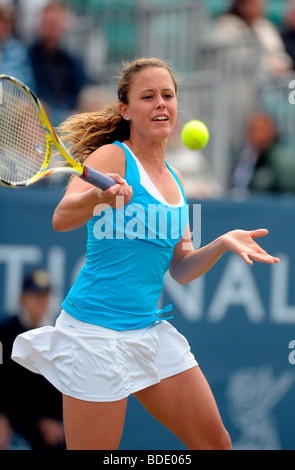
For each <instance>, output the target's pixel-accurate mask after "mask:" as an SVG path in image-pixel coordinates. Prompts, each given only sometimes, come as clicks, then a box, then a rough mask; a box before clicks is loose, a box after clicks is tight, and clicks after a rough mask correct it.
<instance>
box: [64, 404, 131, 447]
mask: <svg viewBox="0 0 295 470" xmlns="http://www.w3.org/2000/svg"><path fill="white" fill-rule="evenodd" d="M126 405H127V398H124V399H123V400H118V401H114V402H100V403H96V402H90V401H83V400H77V399H76V398H72V397H69V396H67V395H63V414H64V429H65V436H66V444H67V449H68V450H116V449H118V447H119V444H120V439H121V435H122V432H123V427H124V420H125V412H126Z"/></svg>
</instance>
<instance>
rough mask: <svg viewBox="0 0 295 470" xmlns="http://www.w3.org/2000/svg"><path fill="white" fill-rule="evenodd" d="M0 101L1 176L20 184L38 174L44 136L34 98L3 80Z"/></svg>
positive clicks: (10, 181)
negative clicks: (0, 100) (0, 99)
mask: <svg viewBox="0 0 295 470" xmlns="http://www.w3.org/2000/svg"><path fill="white" fill-rule="evenodd" d="M1 84H2V86H1V90H2V102H1V104H0V179H1V180H3V181H5V182H7V183H11V184H21V183H25V182H26V181H28V180H29V179H30V178H32V177H33V176H34V175H35V174H36V173H38V172H39V171H40V169H41V167H42V165H43V162H44V158H45V156H46V149H47V144H46V138H45V131H44V128H43V125H42V123H41V121H40V118H39V114H38V111H37V109H36V106H35V103H34V102H33V98H29V96H28V95H27V93H26V92H25V91H24V90H23V89H22V88H19V87H18V86H16V85H15V84H14V83H13V82H10V81H6V80H2V82H1Z"/></svg>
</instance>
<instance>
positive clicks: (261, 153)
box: [231, 111, 295, 192]
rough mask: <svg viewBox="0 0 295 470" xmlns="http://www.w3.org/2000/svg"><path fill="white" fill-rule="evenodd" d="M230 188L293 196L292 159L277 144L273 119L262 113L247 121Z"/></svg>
mask: <svg viewBox="0 0 295 470" xmlns="http://www.w3.org/2000/svg"><path fill="white" fill-rule="evenodd" d="M231 186H232V188H235V189H240V190H241V189H242V190H251V191H260V192H261V191H279V192H285V191H286V192H291V191H292V192H293V191H294V190H295V159H294V156H293V155H290V154H289V152H288V151H287V150H286V147H285V145H283V143H282V142H281V141H280V139H279V136H278V131H277V127H276V124H275V121H274V119H273V118H272V117H271V116H270V115H268V114H267V113H265V112H263V111H257V112H255V113H253V114H252V116H251V117H250V120H249V123H248V127H247V139H246V143H245V145H244V147H243V148H242V150H241V152H240V155H239V158H238V161H237V163H236V165H235V167H234V171H233V174H232V182H231Z"/></svg>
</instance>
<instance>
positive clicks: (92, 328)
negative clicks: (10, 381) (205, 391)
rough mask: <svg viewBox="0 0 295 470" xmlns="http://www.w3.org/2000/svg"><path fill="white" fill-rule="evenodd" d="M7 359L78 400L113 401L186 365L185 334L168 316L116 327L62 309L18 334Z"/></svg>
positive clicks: (190, 361)
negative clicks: (50, 323)
mask: <svg viewBox="0 0 295 470" xmlns="http://www.w3.org/2000/svg"><path fill="white" fill-rule="evenodd" d="M12 359H13V360H14V361H16V362H17V363H19V364H21V365H22V366H24V367H26V368H27V369H29V370H31V371H32V372H35V373H38V374H42V375H43V376H44V377H45V378H46V379H47V380H48V381H49V382H51V383H52V384H53V385H54V386H55V387H56V388H57V389H58V390H59V391H60V392H61V393H63V394H64V395H68V396H71V397H74V398H78V399H80V400H86V401H95V402H106V401H116V400H121V399H122V398H125V397H128V395H130V394H132V393H135V392H137V391H139V390H142V389H144V388H146V387H149V386H151V385H154V384H156V383H158V382H160V380H162V379H164V378H167V377H170V376H172V375H175V374H178V373H180V372H183V371H185V370H187V369H190V368H192V367H194V366H196V365H198V364H197V361H196V359H195V357H194V356H193V354H192V353H191V351H190V347H189V344H188V342H187V340H186V339H185V338H184V337H183V336H182V335H181V334H180V333H179V332H178V331H177V330H176V329H175V328H174V327H173V326H172V325H171V324H170V323H169V322H167V321H159V322H156V323H155V324H153V325H152V326H149V327H147V328H144V329H140V330H124V331H116V330H111V329H108V328H104V327H102V326H98V325H93V324H90V323H85V322H82V321H80V320H77V319H76V318H73V317H72V316H70V315H68V314H67V313H66V312H64V311H62V312H61V314H60V316H59V317H58V319H57V321H56V324H55V326H44V327H41V328H36V329H34V330H30V331H27V332H25V333H23V334H21V335H19V336H18V337H17V338H16V339H15V342H14V345H13V350H12Z"/></svg>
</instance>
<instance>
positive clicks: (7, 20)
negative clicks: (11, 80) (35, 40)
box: [0, 6, 36, 91]
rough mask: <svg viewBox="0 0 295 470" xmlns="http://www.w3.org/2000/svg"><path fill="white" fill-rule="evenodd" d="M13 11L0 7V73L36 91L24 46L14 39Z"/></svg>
mask: <svg viewBox="0 0 295 470" xmlns="http://www.w3.org/2000/svg"><path fill="white" fill-rule="evenodd" d="M13 31H14V11H13V9H12V8H10V7H2V6H0V73H2V74H5V75H12V76H13V77H15V78H18V79H19V80H21V81H23V82H24V83H25V84H26V85H28V86H29V87H30V88H31V89H32V90H33V91H36V83H35V77H34V72H33V69H32V65H31V61H30V57H29V54H28V51H27V48H26V47H25V45H24V44H23V43H22V42H21V41H19V40H18V39H16V37H15V36H14V34H13Z"/></svg>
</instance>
